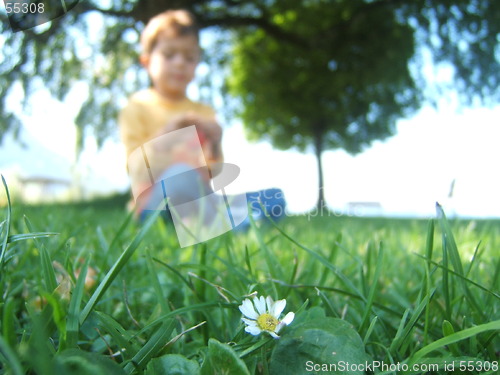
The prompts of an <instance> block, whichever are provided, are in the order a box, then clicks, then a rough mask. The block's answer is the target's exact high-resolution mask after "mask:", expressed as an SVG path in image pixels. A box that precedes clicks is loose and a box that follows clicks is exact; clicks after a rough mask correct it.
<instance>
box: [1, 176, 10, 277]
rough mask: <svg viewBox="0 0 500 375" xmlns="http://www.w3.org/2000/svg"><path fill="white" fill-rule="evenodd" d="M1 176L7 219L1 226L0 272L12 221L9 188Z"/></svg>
mask: <svg viewBox="0 0 500 375" xmlns="http://www.w3.org/2000/svg"><path fill="white" fill-rule="evenodd" d="M1 176H2V183H3V187H4V189H5V194H7V218H6V219H5V225H4V226H2V229H3V228H5V234H4V236H3V239H2V247H1V248H0V271H2V268H3V259H4V257H5V252H6V251H7V242H8V240H9V232H10V225H11V220H12V217H11V216H12V206H11V202H10V194H9V188H8V187H7V182H6V181H5V178H4V177H3V175H1ZM0 233H1V232H0ZM2 273H3V272H2Z"/></svg>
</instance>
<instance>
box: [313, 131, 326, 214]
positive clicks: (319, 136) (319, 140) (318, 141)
mask: <svg viewBox="0 0 500 375" xmlns="http://www.w3.org/2000/svg"><path fill="white" fill-rule="evenodd" d="M314 151H315V154H316V162H317V163H318V188H319V190H318V201H317V202H316V209H317V210H318V213H321V212H323V210H324V209H326V202H325V195H324V181H323V165H322V163H321V154H322V153H323V132H322V131H321V129H319V130H318V131H316V134H315V136H314Z"/></svg>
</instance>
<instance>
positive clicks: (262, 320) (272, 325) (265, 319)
mask: <svg viewBox="0 0 500 375" xmlns="http://www.w3.org/2000/svg"><path fill="white" fill-rule="evenodd" d="M278 323H279V322H278V319H276V318H275V317H274V316H272V315H271V314H267V313H266V314H262V315H261V316H259V317H258V318H257V324H258V325H259V328H260V329H262V330H265V331H271V332H274V330H275V329H276V326H277V325H278Z"/></svg>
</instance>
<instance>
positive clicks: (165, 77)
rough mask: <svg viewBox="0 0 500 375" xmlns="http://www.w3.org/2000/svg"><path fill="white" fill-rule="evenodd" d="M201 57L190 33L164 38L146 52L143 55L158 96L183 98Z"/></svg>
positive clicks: (195, 40) (160, 37)
mask: <svg viewBox="0 0 500 375" xmlns="http://www.w3.org/2000/svg"><path fill="white" fill-rule="evenodd" d="M199 58H200V47H199V46H198V41H197V39H196V37H194V36H192V35H186V36H179V37H173V38H172V37H164V36H162V35H161V34H160V36H159V38H158V42H157V43H156V45H155V47H154V48H153V51H151V53H150V54H149V55H145V56H143V57H142V60H141V61H142V63H143V65H144V66H145V67H146V69H147V71H148V73H149V76H150V78H151V80H152V83H153V86H154V88H155V89H156V90H157V91H158V93H159V94H160V95H163V96H165V97H167V98H171V99H183V98H185V97H186V88H187V86H188V84H189V82H191V81H192V80H193V78H194V73H195V70H196V66H197V65H198V61H199Z"/></svg>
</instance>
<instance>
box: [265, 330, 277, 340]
mask: <svg viewBox="0 0 500 375" xmlns="http://www.w3.org/2000/svg"><path fill="white" fill-rule="evenodd" d="M266 332H269V334H270V335H271V336H273V337H274V338H275V339H279V338H280V337H279V336H278V335H277V334H276V333H274V332H271V331H266Z"/></svg>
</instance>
